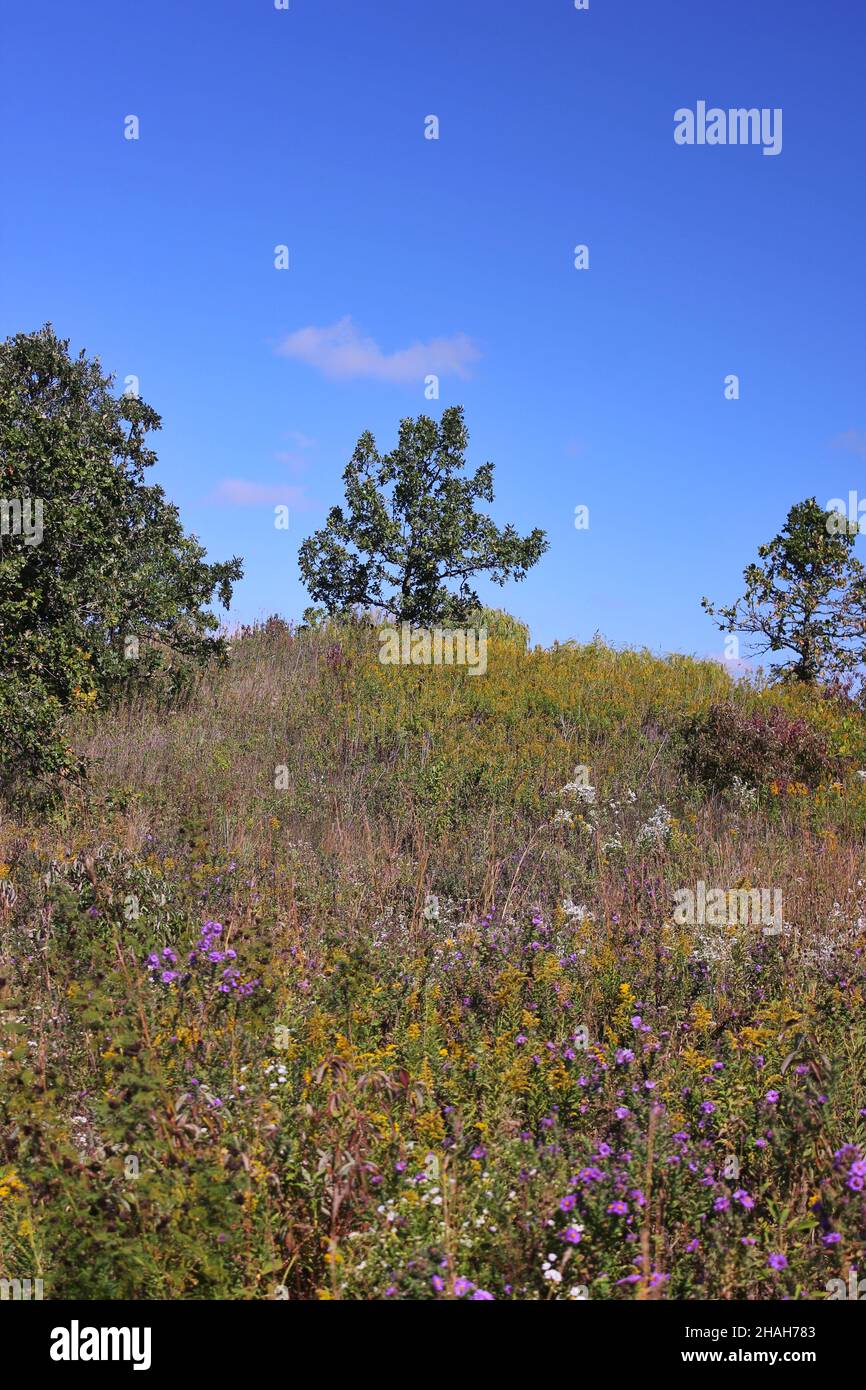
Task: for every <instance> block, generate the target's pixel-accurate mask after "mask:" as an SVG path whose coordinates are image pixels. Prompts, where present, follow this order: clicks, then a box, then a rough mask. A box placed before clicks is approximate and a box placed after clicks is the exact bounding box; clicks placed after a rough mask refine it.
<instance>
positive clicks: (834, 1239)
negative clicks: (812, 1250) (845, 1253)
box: [821, 1231, 842, 1245]
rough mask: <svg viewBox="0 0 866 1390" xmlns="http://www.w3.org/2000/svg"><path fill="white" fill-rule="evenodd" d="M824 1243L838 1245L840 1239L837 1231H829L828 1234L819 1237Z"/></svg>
mask: <svg viewBox="0 0 866 1390" xmlns="http://www.w3.org/2000/svg"><path fill="white" fill-rule="evenodd" d="M821 1239H822V1241H823V1242H824V1244H825V1245H838V1244H839V1241H840V1240H841V1239H842V1237H841V1236H840V1234H839V1232H838V1231H830V1232H829V1234H828V1235H826V1236H822V1237H821Z"/></svg>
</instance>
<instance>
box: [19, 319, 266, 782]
mask: <svg viewBox="0 0 866 1390" xmlns="http://www.w3.org/2000/svg"><path fill="white" fill-rule="evenodd" d="M68 346H69V345H68V342H65V341H61V340H60V339H59V338H58V337H57V336H56V335H55V333H54V331H53V329H52V328H51V327H50V325H46V326H45V327H44V328H42V329H40V330H39V332H37V333H29V334H26V333H20V334H17V335H16V336H15V337H13V338H9V339H7V340H6V341H5V342H4V343H2V344H0V504H2V503H3V502H4V500H5V502H6V506H7V514H10V513H9V508H10V507H12V506H14V507H15V508H19V507H22V506H23V507H25V508H26V509H27V511H28V512H29V513H30V514H31V515H33V516H36V515H38V516H39V518H40V525H39V534H38V537H37V534H36V531H35V528H34V529H33V532H32V534H31V535H30V536H28V535H27V534H25V532H24V531H23V529H22V528H21V527H20V526H13V525H12V524H11V523H10V524H8V525H7V526H6V527H5V530H6V532H7V534H4V535H0V672H2V688H0V744H2V746H3V750H4V758H3V762H2V769H0V785H2V788H3V790H5V791H6V792H7V793H9V792H12V791H14V790H19V791H20V790H22V789H23V787H24V786H26V784H27V782H29V780H30V779H31V778H34V777H36V778H44V779H47V780H48V781H50V782H54V783H55V784H56V781H57V780H58V779H59V778H60V777H62V776H64V775H68V774H70V773H71V772H73V771H75V770H76V769H77V768H78V767H79V766H80V763H79V760H78V759H77V758H76V756H75V754H74V753H73V752H72V750H71V749H70V748H69V746H68V744H67V743H66V741H65V739H64V736H63V732H62V720H63V715H64V713H65V712H66V711H67V710H69V709H70V708H71V707H73V706H75V705H77V704H79V705H87V704H95V703H96V702H97V701H100V700H105V699H109V698H112V697H116V696H118V695H119V694H121V693H122V692H124V691H125V690H128V689H129V688H130V686H132V685H140V686H148V685H150V684H151V683H152V682H153V681H154V679H155V678H156V676H157V674H159V675H160V677H161V679H162V680H163V681H164V682H165V683H166V687H167V688H172V689H176V688H177V687H178V683H179V682H181V681H182V672H183V670H184V669H185V668H188V667H190V666H193V665H196V664H200V663H202V662H204V661H206V660H207V659H209V658H210V657H217V658H219V657H221V656H222V654H223V651H224V643H223V640H222V639H221V638H219V637H217V636H214V635H212V634H213V633H214V632H215V631H216V629H217V627H218V622H217V619H216V617H215V615H214V614H213V613H212V612H210V611H209V609H208V607H207V605H208V604H209V603H210V602H211V601H212V599H213V598H214V595H215V594H216V595H217V596H218V598H219V600H220V602H221V603H223V604H228V602H229V600H230V597H231V591H232V584H233V583H234V581H235V580H237V579H238V578H239V577H240V574H241V566H240V561H239V560H237V559H234V560H231V561H228V562H227V563H224V564H207V563H206V562H205V559H204V550H203V548H202V546H201V545H200V544H199V542H198V541H197V540H196V538H195V537H194V536H188V535H185V534H184V531H183V528H182V526H181V523H180V518H179V516H178V512H177V508H176V507H174V506H172V505H171V504H170V503H169V502H167V501H166V499H165V496H164V493H163V491H162V489H161V488H160V487H156V486H147V485H146V484H145V482H144V475H145V470H146V469H147V468H148V467H150V466H151V465H152V464H153V463H154V462H155V458H156V456H155V454H154V453H153V452H152V451H151V450H150V449H149V448H148V447H147V444H146V442H145V440H146V436H147V434H148V433H149V432H150V431H152V430H155V429H158V428H159V426H160V420H159V416H158V415H157V414H156V412H155V411H154V410H152V409H151V407H150V406H148V405H146V404H145V403H144V402H143V401H142V400H140V399H138V398H137V397H133V396H129V395H123V396H121V397H120V398H117V397H115V396H113V395H112V394H111V391H110V387H111V384H112V382H111V379H110V378H108V377H105V376H103V374H102V371H101V368H100V364H99V362H98V360H96V359H88V358H87V357H86V355H85V354H84V353H83V352H82V353H80V354H79V356H78V357H77V358H72V357H70V355H69V351H68ZM16 531H17V534H16V533H15V532H16ZM136 643H137V647H136ZM130 657H134V658H135V659H130Z"/></svg>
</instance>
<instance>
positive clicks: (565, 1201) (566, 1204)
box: [559, 1196, 577, 1211]
mask: <svg viewBox="0 0 866 1390" xmlns="http://www.w3.org/2000/svg"><path fill="white" fill-rule="evenodd" d="M576 1202H577V1198H576V1197H573V1196H568V1197H560V1199H559V1210H560V1211H574V1207H575V1204H576Z"/></svg>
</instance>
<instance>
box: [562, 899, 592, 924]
mask: <svg viewBox="0 0 866 1390" xmlns="http://www.w3.org/2000/svg"><path fill="white" fill-rule="evenodd" d="M561 907H562V910H563V912H564V913H565V915H566V917H568V918H569V919H570V920H571V921H573V922H582V921H583V920H584V918H585V917H586V915H587V909H586V908H585V907H584V906H583V904H582V903H573V902H572V901H571V898H566V900H565V902H564V903H562V904H561Z"/></svg>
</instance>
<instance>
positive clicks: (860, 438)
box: [833, 430, 866, 454]
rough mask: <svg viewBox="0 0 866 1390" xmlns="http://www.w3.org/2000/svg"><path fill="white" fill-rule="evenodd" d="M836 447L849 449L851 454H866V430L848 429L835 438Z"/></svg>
mask: <svg viewBox="0 0 866 1390" xmlns="http://www.w3.org/2000/svg"><path fill="white" fill-rule="evenodd" d="M833 448H834V449H847V450H848V452H849V453H850V454H866V430H846V431H845V433H844V434H838V435H837V436H836V438H835V439H834V440H833Z"/></svg>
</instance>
